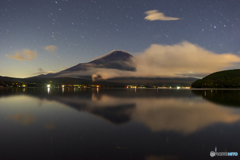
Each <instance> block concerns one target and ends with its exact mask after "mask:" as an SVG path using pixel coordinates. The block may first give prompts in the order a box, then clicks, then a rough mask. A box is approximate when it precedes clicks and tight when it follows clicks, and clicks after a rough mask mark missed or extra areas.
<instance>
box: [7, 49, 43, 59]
mask: <svg viewBox="0 0 240 160" xmlns="http://www.w3.org/2000/svg"><path fill="white" fill-rule="evenodd" d="M37 55H38V53H37V51H36V50H34V51H32V50H30V49H23V50H22V51H16V52H15V55H7V57H8V58H11V59H16V60H19V61H22V60H28V61H31V60H33V59H35V58H36V57H37Z"/></svg>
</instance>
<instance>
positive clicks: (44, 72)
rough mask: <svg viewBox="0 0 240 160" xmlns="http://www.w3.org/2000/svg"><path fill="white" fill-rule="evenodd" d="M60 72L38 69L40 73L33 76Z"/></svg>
mask: <svg viewBox="0 0 240 160" xmlns="http://www.w3.org/2000/svg"><path fill="white" fill-rule="evenodd" d="M57 72H58V71H44V70H43V69H42V68H38V72H36V73H33V74H32V75H40V74H48V73H57Z"/></svg>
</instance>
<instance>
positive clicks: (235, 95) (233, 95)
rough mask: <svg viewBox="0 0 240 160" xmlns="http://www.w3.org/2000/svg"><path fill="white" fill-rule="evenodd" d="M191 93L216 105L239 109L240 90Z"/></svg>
mask: <svg viewBox="0 0 240 160" xmlns="http://www.w3.org/2000/svg"><path fill="white" fill-rule="evenodd" d="M192 93H194V94H196V95H198V96H201V97H203V98H204V99H206V100H208V101H210V102H213V103H216V104H221V105H224V106H232V107H240V98H239V97H240V90H192Z"/></svg>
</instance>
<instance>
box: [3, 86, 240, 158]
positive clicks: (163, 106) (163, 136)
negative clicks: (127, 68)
mask: <svg viewBox="0 0 240 160" xmlns="http://www.w3.org/2000/svg"><path fill="white" fill-rule="evenodd" d="M239 107H240V90H173V89H172V90H170V89H169V90H168V89H104V88H89V89H78V88H49V89H47V88H46V89H43V88H42V89H40V88H9V89H6V88H5V89H4V88H3V89H0V118H1V121H0V127H1V132H0V143H1V145H0V159H1V160H2V159H13V160H15V159H44V160H50V159H79V160H97V159H106V160H135V159H136V160H170V159H176V160H177V159H189V160H190V159H191V160H196V159H213V158H212V157H210V152H211V151H217V152H238V153H240V144H239V142H240V108H239ZM216 158H217V159H221V158H223V159H236V158H239V156H237V157H215V159H216Z"/></svg>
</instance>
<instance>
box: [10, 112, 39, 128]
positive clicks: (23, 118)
mask: <svg viewBox="0 0 240 160" xmlns="http://www.w3.org/2000/svg"><path fill="white" fill-rule="evenodd" d="M6 119H7V120H12V121H14V122H16V123H19V124H22V125H24V126H28V125H29V124H32V123H35V122H36V117H35V116H34V115H33V114H31V113H29V114H24V113H17V114H11V115H8V116H7V117H6Z"/></svg>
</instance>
